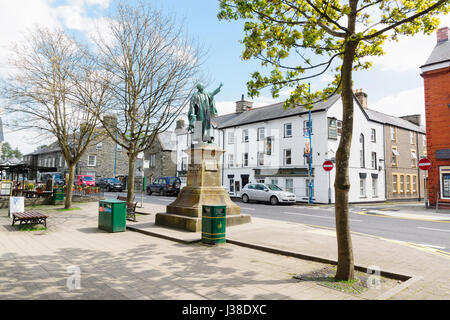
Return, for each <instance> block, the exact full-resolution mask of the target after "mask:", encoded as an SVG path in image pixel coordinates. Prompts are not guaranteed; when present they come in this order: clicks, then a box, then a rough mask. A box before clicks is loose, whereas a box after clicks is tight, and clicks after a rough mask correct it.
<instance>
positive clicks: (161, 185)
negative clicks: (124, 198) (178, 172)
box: [146, 177, 181, 196]
mask: <svg viewBox="0 0 450 320" xmlns="http://www.w3.org/2000/svg"><path fill="white" fill-rule="evenodd" d="M180 188H181V180H180V178H178V177H159V178H158V179H156V180H155V181H153V183H150V184H149V185H147V188H146V190H147V194H152V193H153V192H155V193H159V195H161V196H163V195H175V196H177V195H178V193H179V192H180Z"/></svg>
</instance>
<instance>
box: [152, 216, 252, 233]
mask: <svg viewBox="0 0 450 320" xmlns="http://www.w3.org/2000/svg"><path fill="white" fill-rule="evenodd" d="M226 219H227V227H231V226H235V225H239V224H243V223H249V222H251V216H250V215H248V214H234V215H230V216H227V217H226ZM155 224H156V225H159V226H164V227H170V228H174V229H179V230H185V231H191V232H201V231H202V218H197V217H189V216H182V215H178V214H173V213H157V214H156V216H155Z"/></svg>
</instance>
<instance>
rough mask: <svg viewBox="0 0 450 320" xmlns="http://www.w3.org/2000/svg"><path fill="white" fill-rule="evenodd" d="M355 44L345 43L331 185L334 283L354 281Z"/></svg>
mask: <svg viewBox="0 0 450 320" xmlns="http://www.w3.org/2000/svg"><path fill="white" fill-rule="evenodd" d="M356 46H357V43H355V42H351V41H350V42H348V43H347V45H346V49H345V54H344V61H343V64H342V72H341V79H342V92H341V97H342V108H343V113H342V120H343V121H342V134H341V140H340V142H339V147H338V150H337V152H336V179H335V181H334V193H335V201H336V203H335V215H336V236H337V245H338V266H337V272H336V279H338V280H352V279H353V278H354V261H353V248H352V239H351V234H350V224H349V217H348V192H349V190H350V179H349V175H348V164H349V158H350V147H351V144H352V135H353V90H352V67H353V59H354V56H355V50H356Z"/></svg>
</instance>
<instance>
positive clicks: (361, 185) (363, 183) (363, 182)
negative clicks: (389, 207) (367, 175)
mask: <svg viewBox="0 0 450 320" xmlns="http://www.w3.org/2000/svg"><path fill="white" fill-rule="evenodd" d="M359 196H360V197H361V198H365V197H366V179H362V178H361V179H359Z"/></svg>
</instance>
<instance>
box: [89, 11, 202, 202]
mask: <svg viewBox="0 0 450 320" xmlns="http://www.w3.org/2000/svg"><path fill="white" fill-rule="evenodd" d="M96 43H97V51H98V52H99V57H100V58H99V60H100V63H101V67H102V68H103V69H104V70H105V71H106V72H107V73H108V74H110V75H111V77H112V84H111V89H110V93H111V96H112V103H111V104H110V110H109V114H108V115H110V116H111V115H113V116H115V117H116V118H117V123H116V125H111V123H110V119H111V118H110V117H102V119H101V121H102V122H103V126H104V127H105V128H106V130H107V131H108V134H109V135H110V137H111V138H112V139H113V140H115V141H116V143H118V144H119V145H121V146H122V147H123V148H124V149H126V150H127V155H128V159H129V167H128V193H127V201H129V202H130V201H132V200H133V198H134V184H135V166H136V158H137V155H138V154H139V153H141V152H143V151H145V150H147V149H148V148H149V147H150V146H151V145H152V144H153V142H154V141H155V138H156V136H157V135H158V134H159V133H161V132H164V131H166V130H167V129H168V128H169V127H170V126H171V125H172V124H173V122H174V121H175V120H176V119H177V117H178V116H179V115H180V113H181V111H182V110H183V108H184V107H185V106H186V105H187V102H188V99H189V97H190V95H191V94H192V92H193V89H194V87H195V82H196V79H195V77H196V76H197V74H198V72H199V69H200V65H201V62H200V60H201V58H202V55H203V50H202V49H201V48H200V47H199V46H197V45H196V44H195V43H194V42H193V41H192V40H190V39H189V38H188V37H187V36H186V34H185V32H183V27H182V26H180V25H178V26H177V22H176V20H175V19H174V18H173V17H170V16H165V15H163V14H162V13H161V11H159V10H157V9H153V8H152V7H150V6H149V5H148V4H144V3H142V2H141V3H140V4H138V5H137V6H135V7H132V6H129V5H126V4H123V3H122V4H119V6H118V9H117V13H116V14H115V15H114V16H111V17H110V19H109V24H108V28H107V34H103V35H100V34H99V35H98V37H97V40H96Z"/></svg>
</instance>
